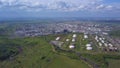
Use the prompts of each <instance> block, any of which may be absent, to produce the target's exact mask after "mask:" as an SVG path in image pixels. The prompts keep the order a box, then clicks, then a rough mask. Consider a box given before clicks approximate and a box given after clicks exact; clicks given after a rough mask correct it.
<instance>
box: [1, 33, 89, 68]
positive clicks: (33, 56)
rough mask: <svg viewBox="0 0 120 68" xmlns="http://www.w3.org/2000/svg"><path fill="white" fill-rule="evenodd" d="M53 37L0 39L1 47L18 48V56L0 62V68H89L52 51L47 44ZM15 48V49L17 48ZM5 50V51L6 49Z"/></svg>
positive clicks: (50, 46) (82, 63) (80, 62)
mask: <svg viewBox="0 0 120 68" xmlns="http://www.w3.org/2000/svg"><path fill="white" fill-rule="evenodd" d="M54 38H55V36H52V35H49V36H42V37H33V38H21V39H7V40H8V41H9V42H7V43H5V41H6V39H4V40H3V39H2V38H1V39H0V41H1V45H2V44H3V43H4V45H7V44H11V45H13V44H15V45H16V46H17V47H20V48H21V49H20V51H19V50H18V51H19V54H17V55H16V56H13V57H12V56H11V55H10V56H9V57H8V58H6V59H5V60H3V61H0V68H8V67H9V68H58V67H57V66H59V67H60V68H68V67H71V68H80V67H82V68H90V67H89V66H88V65H87V64H85V63H84V62H82V61H80V60H74V59H71V58H69V57H67V56H62V55H58V54H57V53H55V52H54V51H53V48H52V45H51V44H49V42H50V40H53V39H54ZM17 47H16V48H17ZM6 50H7V49H6Z"/></svg>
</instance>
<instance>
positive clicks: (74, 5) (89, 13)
mask: <svg viewBox="0 0 120 68" xmlns="http://www.w3.org/2000/svg"><path fill="white" fill-rule="evenodd" d="M119 6H120V0H0V19H9V18H26V17H38V18H39V17H116V18H119V17H120V7H119Z"/></svg>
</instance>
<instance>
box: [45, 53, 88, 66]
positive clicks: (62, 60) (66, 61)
mask: <svg viewBox="0 0 120 68" xmlns="http://www.w3.org/2000/svg"><path fill="white" fill-rule="evenodd" d="M46 68H90V67H89V66H88V65H87V64H85V63H84V62H82V61H79V60H74V59H70V58H68V57H66V56H60V55H56V57H55V59H54V60H53V61H52V63H50V64H48V66H47V67H46Z"/></svg>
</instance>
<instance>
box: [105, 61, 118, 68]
mask: <svg viewBox="0 0 120 68" xmlns="http://www.w3.org/2000/svg"><path fill="white" fill-rule="evenodd" d="M107 61H108V63H109V67H108V68H119V67H120V60H115V59H108V60H107Z"/></svg>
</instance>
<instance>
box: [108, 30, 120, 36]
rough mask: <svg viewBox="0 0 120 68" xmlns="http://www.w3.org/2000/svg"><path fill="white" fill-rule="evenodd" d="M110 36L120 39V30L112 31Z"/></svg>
mask: <svg viewBox="0 0 120 68" xmlns="http://www.w3.org/2000/svg"><path fill="white" fill-rule="evenodd" d="M110 35H111V36H114V37H120V30H115V31H111V32H110Z"/></svg>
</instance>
